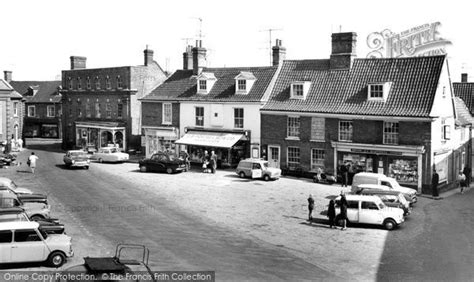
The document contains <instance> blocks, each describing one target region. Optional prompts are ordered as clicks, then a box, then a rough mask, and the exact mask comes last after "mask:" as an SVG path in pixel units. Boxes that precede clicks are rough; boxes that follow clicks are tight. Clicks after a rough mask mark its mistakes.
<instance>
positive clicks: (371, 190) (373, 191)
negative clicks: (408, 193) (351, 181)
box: [359, 185, 402, 195]
mask: <svg viewBox="0 0 474 282" xmlns="http://www.w3.org/2000/svg"><path fill="white" fill-rule="evenodd" d="M382 186H384V185H382ZM387 187H388V186H387ZM359 188H362V191H361V193H367V194H388V195H400V194H401V193H402V192H400V191H397V190H384V189H378V188H376V187H374V188H371V187H367V188H364V187H360V186H359Z"/></svg>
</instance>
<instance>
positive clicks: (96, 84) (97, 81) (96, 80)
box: [95, 76, 100, 89]
mask: <svg viewBox="0 0 474 282" xmlns="http://www.w3.org/2000/svg"><path fill="white" fill-rule="evenodd" d="M95 89H100V79H99V77H98V76H96V77H95Z"/></svg>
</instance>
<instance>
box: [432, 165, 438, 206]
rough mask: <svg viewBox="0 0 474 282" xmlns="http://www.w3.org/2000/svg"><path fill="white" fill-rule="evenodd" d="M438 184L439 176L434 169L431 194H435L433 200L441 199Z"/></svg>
mask: <svg viewBox="0 0 474 282" xmlns="http://www.w3.org/2000/svg"><path fill="white" fill-rule="evenodd" d="M438 183H439V175H438V173H437V172H436V169H435V168H433V177H432V178H431V193H432V194H433V199H435V200H438V199H439V192H438Z"/></svg>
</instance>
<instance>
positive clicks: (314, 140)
mask: <svg viewBox="0 0 474 282" xmlns="http://www.w3.org/2000/svg"><path fill="white" fill-rule="evenodd" d="M309 142H323V143H324V142H326V141H325V140H322V139H321V140H317V139H310V140H309Z"/></svg>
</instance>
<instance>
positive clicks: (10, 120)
mask: <svg viewBox="0 0 474 282" xmlns="http://www.w3.org/2000/svg"><path fill="white" fill-rule="evenodd" d="M5 78H6V79H5V80H4V79H0V145H1V147H2V150H3V149H4V148H5V147H6V148H7V150H11V148H12V146H13V147H14V146H16V144H17V141H18V140H19V139H21V138H22V129H23V111H24V105H23V97H22V96H21V95H20V94H19V93H18V92H16V91H15V89H14V88H13V87H12V86H11V85H10V84H9V83H8V81H11V72H10V71H6V72H5ZM12 141H13V142H12Z"/></svg>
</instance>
